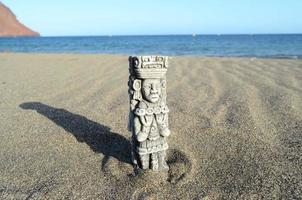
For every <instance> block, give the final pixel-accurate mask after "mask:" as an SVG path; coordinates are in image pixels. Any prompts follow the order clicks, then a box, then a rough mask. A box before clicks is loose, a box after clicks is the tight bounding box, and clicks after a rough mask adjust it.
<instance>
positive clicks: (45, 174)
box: [0, 53, 302, 200]
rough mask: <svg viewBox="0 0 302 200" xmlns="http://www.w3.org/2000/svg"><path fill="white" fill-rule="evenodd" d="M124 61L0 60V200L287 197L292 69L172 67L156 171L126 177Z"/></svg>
mask: <svg viewBox="0 0 302 200" xmlns="http://www.w3.org/2000/svg"><path fill="white" fill-rule="evenodd" d="M127 81H128V60H127V57H126V56H113V55H63V54H61V55H59V54H13V53H1V54H0V93H1V96H0V119H1V120H0V149H1V151H0V199H196V200H197V199H207V200H209V199H299V198H301V197H302V173H301V172H302V60H287V59H256V58H209V57H172V58H171V59H170V68H169V70H168V73H167V87H168V90H167V95H168V99H167V103H168V106H169V108H170V114H169V117H170V119H169V120H170V129H171V131H172V134H171V136H170V137H169V138H168V142H169V146H170V149H169V150H168V163H169V166H170V170H169V172H168V173H154V172H146V173H143V174H140V175H139V176H134V175H133V169H132V166H131V161H130V143H129V138H130V133H129V132H128V131H127V122H128V111H129V102H128V94H127V90H128V87H127Z"/></svg>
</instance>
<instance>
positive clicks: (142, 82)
mask: <svg viewBox="0 0 302 200" xmlns="http://www.w3.org/2000/svg"><path fill="white" fill-rule="evenodd" d="M167 68H168V58H167V57H164V56H141V57H129V73H130V76H129V81H128V87H129V89H128V93H129V99H130V112H129V124H128V130H129V131H131V132H132V141H131V144H132V160H133V164H134V165H135V166H137V167H139V168H141V169H152V170H167V169H168V165H167V163H166V161H165V156H166V153H165V151H166V150H167V149H168V144H167V142H166V137H168V136H169V135H170V130H169V124H168V112H169V109H168V106H167V105H166V72H167Z"/></svg>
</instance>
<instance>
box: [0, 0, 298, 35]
mask: <svg viewBox="0 0 302 200" xmlns="http://www.w3.org/2000/svg"><path fill="white" fill-rule="evenodd" d="M0 1H2V2H3V3H4V4H6V5H7V6H8V7H10V8H11V10H12V11H13V12H14V13H15V14H16V15H17V17H18V19H19V20H20V21H21V22H22V23H24V24H25V25H27V26H28V27H30V28H32V29H34V30H35V31H38V32H40V33H41V34H42V35H43V36H57V35H142V34H151V35H152V34H192V33H198V34H232V33H236V34H240V33H247V34H257V33H302V0H128V1H127V0H107V1H103V0H85V1H83V0H49V1H47V0H45V1H42V0H26V1H25V0H24V1H21V0H0Z"/></svg>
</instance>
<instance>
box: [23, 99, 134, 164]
mask: <svg viewBox="0 0 302 200" xmlns="http://www.w3.org/2000/svg"><path fill="white" fill-rule="evenodd" d="M20 107H21V108H22V109H25V110H35V111H37V112H38V113H39V114H41V115H43V116H45V117H47V118H48V119H50V120H51V121H53V122H54V123H55V124H57V125H58V126H61V127H62V128H64V129H65V130H66V131H67V132H69V133H71V134H72V135H73V136H74V137H75V138H76V139H77V141H78V142H85V143H86V144H87V145H89V146H90V148H91V149H92V150H93V151H94V152H97V153H102V154H104V156H105V157H104V159H103V160H102V168H104V166H105V164H106V163H107V161H108V160H109V158H110V157H111V156H112V157H114V158H116V159H118V160H119V161H121V162H124V163H128V164H131V158H130V155H131V153H130V152H131V148H130V142H129V141H128V140H127V139H126V138H125V137H123V136H121V135H119V134H117V133H113V132H111V131H110V128H109V127H107V126H104V125H101V124H98V123H96V122H94V121H91V120H89V119H87V118H86V117H84V116H81V115H77V114H74V113H71V112H69V111H67V110H65V109H59V108H54V107H51V106H48V105H45V104H43V103H40V102H26V103H22V104H21V105H20Z"/></svg>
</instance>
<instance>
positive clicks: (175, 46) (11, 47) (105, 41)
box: [0, 34, 302, 59]
mask: <svg viewBox="0 0 302 200" xmlns="http://www.w3.org/2000/svg"><path fill="white" fill-rule="evenodd" d="M0 52H23V53H79V54H118V55H146V54H152V55H155V54H156V55H157V54H159V55H169V56H176V55H177V56H179V55H190V56H215V57H261V58H292V59H298V58H302V34H274V35H195V36H193V35H158V36H88V37H84V36H81V37H38V38H0Z"/></svg>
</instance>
